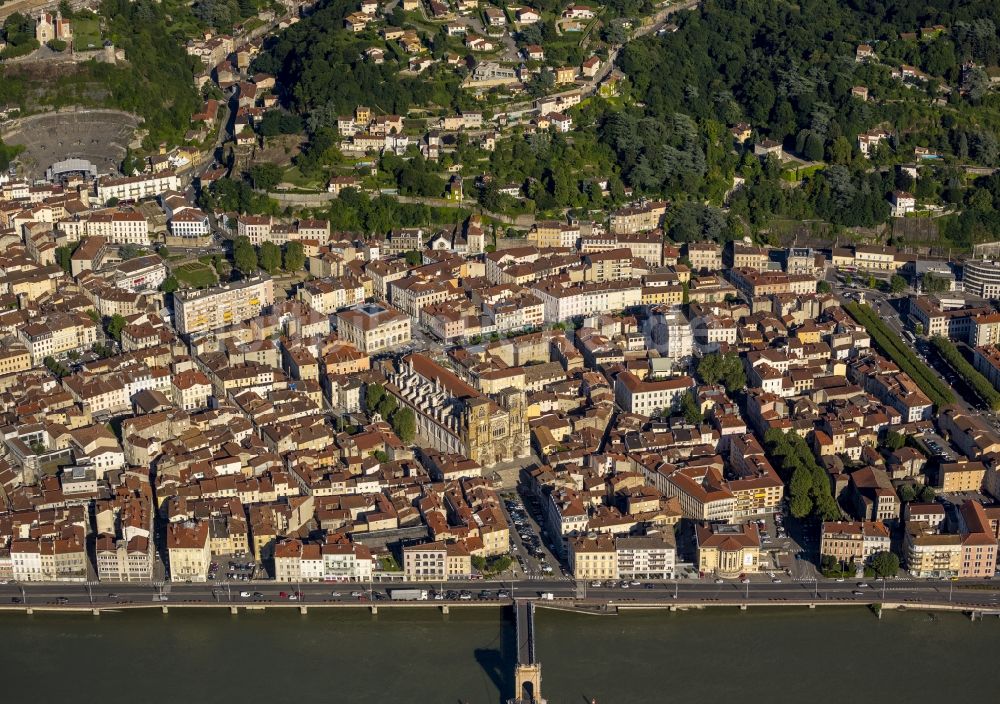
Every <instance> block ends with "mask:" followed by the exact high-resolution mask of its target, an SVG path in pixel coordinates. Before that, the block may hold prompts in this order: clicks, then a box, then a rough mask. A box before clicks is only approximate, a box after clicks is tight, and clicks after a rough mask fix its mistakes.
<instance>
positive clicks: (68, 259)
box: [56, 247, 73, 274]
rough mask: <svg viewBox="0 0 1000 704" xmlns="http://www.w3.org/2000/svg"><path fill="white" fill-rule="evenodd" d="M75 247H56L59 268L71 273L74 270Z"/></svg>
mask: <svg viewBox="0 0 1000 704" xmlns="http://www.w3.org/2000/svg"><path fill="white" fill-rule="evenodd" d="M72 257H73V248H72V247H56V262H57V263H58V264H59V268H60V269H62V270H63V271H65V272H66V273H67V274H69V273H70V272H71V271H72V267H73V263H72Z"/></svg>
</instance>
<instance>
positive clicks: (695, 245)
mask: <svg viewBox="0 0 1000 704" xmlns="http://www.w3.org/2000/svg"><path fill="white" fill-rule="evenodd" d="M684 253H685V254H686V255H687V258H688V261H689V262H690V263H691V269H692V270H693V271H702V270H707V271H719V270H720V269H722V247H720V246H719V245H718V244H716V243H714V242H688V243H687V244H686V245H685V246H684Z"/></svg>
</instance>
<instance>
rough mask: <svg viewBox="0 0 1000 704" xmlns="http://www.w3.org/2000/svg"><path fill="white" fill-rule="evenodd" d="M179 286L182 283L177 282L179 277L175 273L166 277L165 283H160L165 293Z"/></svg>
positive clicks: (171, 291)
mask: <svg viewBox="0 0 1000 704" xmlns="http://www.w3.org/2000/svg"><path fill="white" fill-rule="evenodd" d="M178 288H180V284H179V283H178V282H177V277H176V276H174V275H173V274H171V275H170V276H168V277H167V278H165V279H164V280H163V283H161V284H160V290H161V291H163V293H173V292H174V291H176V290H177V289H178Z"/></svg>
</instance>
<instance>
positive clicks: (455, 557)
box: [403, 541, 472, 582]
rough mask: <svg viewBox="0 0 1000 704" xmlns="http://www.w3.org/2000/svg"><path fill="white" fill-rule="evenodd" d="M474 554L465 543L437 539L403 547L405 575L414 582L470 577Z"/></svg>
mask: <svg viewBox="0 0 1000 704" xmlns="http://www.w3.org/2000/svg"><path fill="white" fill-rule="evenodd" d="M471 575H472V555H471V554H470V553H469V549H468V548H467V547H466V546H465V545H464V544H463V543H457V542H456V543H445V542H442V541H437V542H433V543H422V544H419V545H409V546H406V547H404V548H403V576H404V578H405V579H406V580H408V581H413V582H440V581H444V580H447V579H463V578H465V579H468V578H469V577H470V576H471Z"/></svg>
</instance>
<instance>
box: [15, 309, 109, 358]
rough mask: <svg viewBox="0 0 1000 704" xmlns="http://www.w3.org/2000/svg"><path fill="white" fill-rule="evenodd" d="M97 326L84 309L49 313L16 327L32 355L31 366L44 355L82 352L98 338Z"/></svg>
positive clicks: (98, 328)
mask: <svg viewBox="0 0 1000 704" xmlns="http://www.w3.org/2000/svg"><path fill="white" fill-rule="evenodd" d="M99 330H100V326H99V325H98V324H97V323H95V322H94V321H93V320H91V318H90V317H89V316H86V315H84V314H83V313H78V312H72V313H50V314H48V315H47V316H45V317H43V318H41V319H35V320H32V321H31V322H30V323H28V324H26V325H22V326H21V327H19V328H18V329H17V335H18V338H20V340H21V342H22V343H24V346H25V348H27V350H28V354H30V355H31V364H32V366H38V365H40V364H41V363H42V360H44V359H45V358H46V357H55V358H59V357H63V356H65V355H66V354H68V353H70V352H78V353H81V354H82V353H83V352H86V351H87V350H89V349H90V348H91V347H93V346H94V343H95V342H97V335H98V331H99Z"/></svg>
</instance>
